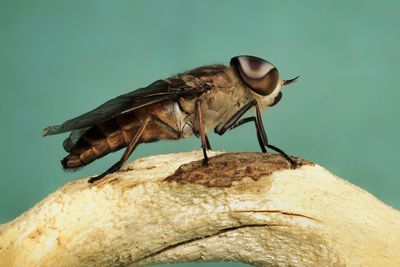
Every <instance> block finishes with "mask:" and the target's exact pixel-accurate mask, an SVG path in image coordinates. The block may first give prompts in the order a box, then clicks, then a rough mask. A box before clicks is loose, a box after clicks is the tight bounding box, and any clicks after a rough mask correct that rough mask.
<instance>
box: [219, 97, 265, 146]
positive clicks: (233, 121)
mask: <svg viewBox="0 0 400 267" xmlns="http://www.w3.org/2000/svg"><path fill="white" fill-rule="evenodd" d="M256 103H257V102H256V101H255V100H253V101H251V102H249V103H247V104H246V105H244V106H243V107H242V108H241V109H239V110H238V111H237V112H236V113H235V114H233V116H232V117H231V118H229V119H228V121H226V122H225V124H224V125H222V126H221V127H220V128H219V129H218V128H217V127H216V128H215V129H214V132H215V133H216V134H219V135H223V134H224V133H225V132H226V131H227V130H232V129H234V128H236V127H238V126H240V125H242V124H244V123H247V122H251V121H253V122H254V123H255V125H256V128H257V121H256V118H255V117H254V116H253V117H249V118H244V119H241V120H239V119H240V118H241V117H242V116H243V115H244V114H245V113H246V112H247V111H248V110H249V109H250V108H252V107H253V106H255V105H256ZM256 132H257V140H258V144H259V145H260V148H261V151H262V152H264V153H265V152H267V150H266V149H265V145H264V143H263V141H262V139H261V136H260V132H259V131H258V130H257V131H256Z"/></svg>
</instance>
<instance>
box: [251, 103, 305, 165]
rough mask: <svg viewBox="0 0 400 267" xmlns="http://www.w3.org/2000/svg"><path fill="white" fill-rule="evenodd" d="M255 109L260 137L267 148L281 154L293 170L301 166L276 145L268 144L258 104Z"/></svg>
mask: <svg viewBox="0 0 400 267" xmlns="http://www.w3.org/2000/svg"><path fill="white" fill-rule="evenodd" d="M255 107H256V128H257V131H258V132H259V135H261V139H262V141H263V143H264V145H265V146H267V147H268V148H270V149H272V150H274V151H276V152H278V153H279V154H281V156H282V157H284V158H285V159H286V160H287V161H289V162H290V165H291V167H292V168H293V169H296V168H297V167H298V166H299V163H298V162H297V161H295V160H293V159H292V158H291V157H289V156H288V155H287V154H286V153H285V152H284V151H283V150H282V149H280V148H278V147H276V146H274V145H270V144H269V143H268V138H267V133H266V132H265V129H264V125H263V122H262V117H261V111H260V107H259V106H258V104H257V103H256V105H255Z"/></svg>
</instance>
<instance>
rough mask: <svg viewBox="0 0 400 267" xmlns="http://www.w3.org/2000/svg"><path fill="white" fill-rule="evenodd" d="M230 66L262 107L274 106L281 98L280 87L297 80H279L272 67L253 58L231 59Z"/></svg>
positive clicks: (263, 60)
mask: <svg viewBox="0 0 400 267" xmlns="http://www.w3.org/2000/svg"><path fill="white" fill-rule="evenodd" d="M230 64H231V67H232V68H233V69H234V70H235V72H236V74H237V75H238V76H239V78H240V80H241V81H242V82H243V83H244V85H246V86H247V87H248V88H249V89H250V91H251V92H252V93H253V94H254V95H255V98H256V99H257V100H260V102H261V104H262V106H273V105H275V104H276V103H277V102H278V101H279V100H280V99H281V97H282V93H281V92H280V90H281V87H282V86H284V85H288V84H291V83H293V82H295V81H296V80H297V78H298V76H297V77H296V78H294V79H290V80H280V79H279V71H278V69H277V68H276V67H275V66H274V65H272V64H271V63H270V62H268V61H266V60H265V59H262V58H259V57H255V56H237V57H234V58H232V59H231V62H230Z"/></svg>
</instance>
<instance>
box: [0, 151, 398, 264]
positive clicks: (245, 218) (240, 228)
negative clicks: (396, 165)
mask: <svg viewBox="0 0 400 267" xmlns="http://www.w3.org/2000/svg"><path fill="white" fill-rule="evenodd" d="M212 154H213V155H217V154H218V155H217V156H215V157H213V158H211V159H210V166H209V167H208V168H205V167H202V166H201V164H199V162H192V161H194V160H199V159H201V157H202V154H201V152H191V153H179V154H170V155H159V156H152V157H148V158H143V159H138V160H136V161H135V162H133V163H131V164H129V165H127V166H125V169H124V170H123V171H122V172H120V173H116V174H113V175H109V176H108V177H106V178H105V180H102V181H100V182H99V183H95V184H93V185H89V184H88V183H87V178H84V179H79V180H76V181H72V182H70V183H68V184H67V185H65V186H64V187H62V188H60V189H59V190H58V191H56V192H54V193H53V194H51V195H49V196H48V197H47V198H45V199H44V200H42V201H41V202H39V203H38V204H37V205H36V206H34V207H33V208H32V209H30V210H29V211H27V212H25V213H24V214H22V215H21V216H20V217H18V218H16V219H15V220H13V221H11V222H9V223H7V224H4V225H0V266H9V267H11V266H18V267H21V266H141V265H148V264H154V263H167V262H168V263H173V262H185V261H242V262H248V263H251V264H254V265H259V266H270V265H272V266H400V213H399V212H398V211H396V210H394V209H392V208H391V207H388V206H386V205H385V204H383V203H382V202H380V201H379V200H377V199H376V198H375V197H373V196H372V195H370V194H369V193H367V192H365V191H363V190H362V189H360V188H358V187H356V186H354V185H352V184H350V183H348V182H346V181H344V180H342V179H340V178H338V177H336V176H334V175H332V174H331V173H329V172H328V171H327V170H325V169H324V168H322V167H320V166H318V165H314V164H313V163H311V162H307V161H302V163H303V165H302V166H301V167H300V168H298V169H295V170H292V169H290V168H289V165H288V164H287V162H286V161H285V160H284V159H282V158H281V157H280V156H277V155H271V154H260V153H225V154H219V153H212ZM182 164H185V165H182ZM377 178H378V177H377Z"/></svg>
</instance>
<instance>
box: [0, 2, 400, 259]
mask: <svg viewBox="0 0 400 267" xmlns="http://www.w3.org/2000/svg"><path fill="white" fill-rule="evenodd" d="M399 3H400V2H398V1H54V0H49V1H0V33H1V39H0V77H1V78H0V84H1V91H0V121H1V124H0V125H1V126H0V127H1V138H0V149H1V150H0V151H1V152H0V157H1V159H0V170H1V175H0V223H4V222H7V221H9V220H11V219H13V218H14V217H16V216H18V215H19V214H21V213H22V212H23V211H25V210H27V209H28V208H30V207H32V206H33V205H34V204H35V203H36V202H38V201H39V200H40V199H42V198H43V197H44V196H46V195H47V194H49V193H50V192H52V191H54V190H56V189H57V188H58V187H60V186H61V185H63V184H65V183H66V182H68V181H71V180H73V179H76V178H78V177H82V176H87V175H92V174H95V173H99V172H102V171H103V170H105V169H106V168H108V167H109V166H110V165H111V164H112V163H114V162H115V161H116V160H117V159H118V158H119V156H120V153H119V152H118V153H115V154H113V155H110V156H107V157H106V158H103V159H101V160H98V161H96V162H94V163H93V164H92V165H90V166H88V167H87V168H85V169H83V170H81V171H79V172H76V173H65V172H63V171H62V169H61V166H60V164H59V160H60V159H61V158H62V157H64V155H65V152H64V151H63V149H62V145H61V144H62V141H63V139H64V138H65V135H60V136H54V137H48V138H42V137H41V131H42V129H43V128H44V127H45V126H48V125H50V124H58V123H61V122H63V121H65V120H66V119H69V118H72V117H74V116H77V115H79V114H81V113H83V112H86V111H88V110H90V109H92V108H94V107H96V106H98V105H99V104H101V103H103V102H104V101H106V100H108V99H110V98H112V97H115V96H117V95H119V94H122V93H125V92H128V91H131V90H134V89H135V88H138V87H141V86H145V85H147V84H149V83H151V82H153V81H154V80H156V79H159V78H163V77H167V76H170V75H172V74H175V73H177V72H181V71H184V70H188V69H190V68H193V67H196V66H200V65H204V64H210V63H228V62H229V60H230V58H231V57H232V56H235V55H239V54H251V55H257V56H260V57H263V58H266V59H268V60H269V61H271V62H272V63H273V64H274V65H276V66H277V67H278V69H279V71H280V74H281V77H282V78H292V77H294V76H296V75H301V77H300V79H299V81H298V82H297V83H296V84H295V85H293V86H291V87H288V88H285V89H284V92H283V93H284V96H283V99H282V101H281V102H280V103H279V105H277V106H276V107H274V108H273V109H270V110H269V111H267V112H265V113H264V115H263V118H264V123H265V125H266V128H267V132H268V135H269V139H270V141H271V143H272V144H275V145H277V146H279V147H280V148H282V149H284V150H285V151H286V152H288V153H290V154H293V155H298V156H301V157H303V158H306V159H309V160H313V161H315V162H317V163H319V164H321V165H323V166H325V167H326V168H327V169H329V170H330V171H332V172H333V173H335V174H337V175H339V176H341V177H344V178H346V179H348V180H349V181H351V182H352V183H354V184H356V185H358V186H360V187H362V188H364V189H366V190H368V191H369V192H371V193H372V194H374V195H375V196H377V197H378V198H379V199H381V200H382V201H384V202H385V203H387V204H389V205H391V206H393V207H395V208H400V196H399V188H400V179H399V178H400V177H399V174H398V166H399V163H400V160H399V157H398V151H399V148H400V145H399V136H400V123H399V115H400V107H399V99H400V92H399V86H398V82H399V75H400V73H399V70H400V68H399V62H400V57H399V55H400V52H399V47H400V30H399V28H400V18H399V15H398V10H399V8H400V4H399ZM210 141H211V144H212V145H213V148H214V149H215V150H226V151H258V150H259V148H258V144H257V141H256V138H255V129H254V127H253V126H252V125H246V126H243V127H242V128H241V129H238V130H235V131H232V132H229V133H227V134H226V135H225V136H223V137H220V136H216V135H214V134H211V135H210ZM198 148H199V141H198V140H197V139H195V138H191V139H187V140H183V141H180V142H172V141H170V142H159V143H156V144H148V145H142V146H139V148H138V149H137V151H135V153H134V155H133V156H132V157H131V160H133V159H135V158H137V157H142V156H147V155H152V154H156V153H171V152H178V151H190V150H193V149H198ZM132 208H134V207H132ZM204 265H205V264H204ZM198 266H201V264H199V265H198ZM208 266H211V265H208ZM221 266H222V265H221Z"/></svg>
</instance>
